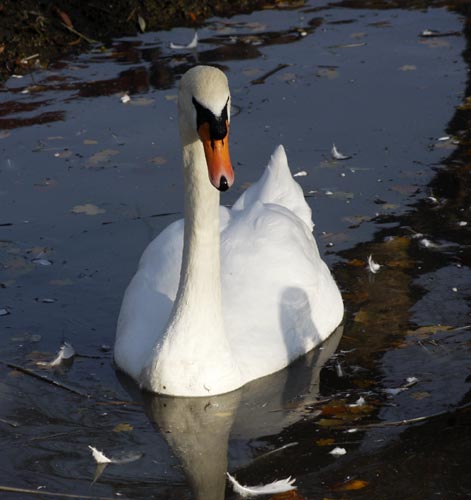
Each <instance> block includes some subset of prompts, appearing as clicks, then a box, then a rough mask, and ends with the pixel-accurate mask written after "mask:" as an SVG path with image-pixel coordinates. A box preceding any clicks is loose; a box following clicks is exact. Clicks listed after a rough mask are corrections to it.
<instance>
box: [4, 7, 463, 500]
mask: <svg viewBox="0 0 471 500" xmlns="http://www.w3.org/2000/svg"><path fill="white" fill-rule="evenodd" d="M404 5H405V4H404ZM424 5H429V6H430V8H428V9H423V7H424ZM365 6H366V7H365ZM408 6H413V7H418V8H419V10H410V9H407V8H405V7H404V6H403V5H402V3H399V2H394V3H393V2H376V1H375V2H366V3H365V2H357V1H355V2H340V3H337V4H334V3H330V4H318V3H317V2H306V4H303V5H301V6H299V7H298V8H297V9H293V10H289V11H283V12H277V11H261V12H256V13H253V14H251V15H250V16H237V17H235V18H231V19H214V20H209V21H208V22H207V24H206V25H205V26H203V27H202V28H201V30H200V32H199V34H200V35H201V36H200V40H201V44H200V46H199V48H198V50H197V51H193V52H192V51H182V52H176V51H174V52H172V51H170V50H169V48H168V45H169V42H170V41H177V40H182V41H185V40H187V39H188V41H189V40H190V39H191V37H192V35H193V32H192V31H190V30H183V29H180V30H178V29H176V30H172V31H171V32H161V33H158V34H152V33H147V34H145V35H142V36H140V37H139V38H133V39H122V40H118V41H116V43H115V44H113V46H112V48H111V49H109V50H108V51H106V52H104V53H102V52H101V51H97V52H91V53H90V54H86V55H83V56H80V57H78V58H75V59H72V60H65V61H61V62H59V63H57V64H56V65H55V66H53V67H50V68H48V69H47V70H43V71H38V72H37V73H35V74H34V75H31V76H30V77H29V76H25V77H24V78H23V79H15V80H10V81H9V82H7V84H6V86H5V87H4V88H2V89H0V90H1V91H0V101H1V103H0V126H1V127H2V130H1V131H0V148H1V150H2V154H3V156H2V159H1V160H0V204H1V206H2V210H1V213H0V231H1V233H0V273H1V274H0V324H1V328H2V335H1V336H0V353H1V359H2V361H3V363H2V364H1V365H0V394H1V396H2V409H1V412H0V443H1V448H2V452H1V454H0V486H2V485H4V484H5V485H10V486H14V487H18V488H26V489H30V490H34V494H33V493H31V494H30V495H26V494H19V493H14V492H9V493H6V492H5V493H3V492H2V495H3V496H2V498H8V499H10V498H11V499H15V498H30V497H31V498H38V497H39V498H42V497H43V498H50V497H49V496H47V493H48V492H67V493H73V494H81V495H89V496H94V495H95V496H97V497H98V496H101V497H108V498H111V497H115V495H117V494H118V493H119V494H121V495H125V496H126V497H128V498H166V499H189V498H214V499H218V498H221V499H222V498H224V495H225V496H226V498H236V495H235V494H234V493H233V492H232V491H231V490H229V488H227V487H226V486H225V483H224V472H225V471H226V469H227V468H228V469H229V471H232V472H234V473H235V474H236V475H237V478H238V479H239V480H240V482H241V483H244V484H260V483H262V482H271V481H273V480H274V479H279V478H282V477H287V476H289V475H292V476H294V477H296V479H297V485H298V488H299V494H298V496H297V497H296V496H293V498H309V499H320V498H332V499H337V500H340V499H342V500H344V499H348V498H357V499H362V498H364V499H370V498H381V499H391V500H397V498H404V499H406V498H407V499H414V500H423V499H424V498H435V497H436V496H441V497H442V498H447V499H455V498H456V499H461V498H468V497H470V496H471V484H470V479H469V474H467V472H466V471H467V466H468V462H469V457H468V455H469V447H470V446H471V436H470V433H469V429H470V408H469V405H470V402H471V401H470V383H471V378H470V377H471V371H470V369H471V368H470V362H469V350H470V346H471V331H470V329H469V326H470V297H471V285H470V283H471V273H470V264H471V252H470V249H471V230H470V227H471V226H470V224H471V219H470V206H471V188H470V165H471V163H470V153H469V151H470V148H469V146H470V144H471V142H470V141H471V132H470V130H471V129H470V126H469V123H470V113H471V104H470V80H469V72H468V69H469V65H470V62H471V58H470V49H469V46H470V43H471V42H470V39H471V32H470V29H471V23H470V19H471V10H470V6H469V3H468V2H438V3H435V2H433V3H427V4H426V3H424V2H417V3H416V2H414V3H413V4H408ZM429 28H430V29H433V30H436V33H434V34H433V36H429V37H423V36H421V33H422V31H423V30H425V29H429ZM461 31H463V33H462V34H461ZM196 61H200V62H208V63H212V64H219V65H221V66H222V67H223V68H224V69H225V71H226V72H227V73H228V76H229V79H230V81H231V85H232V89H233V101H234V104H235V105H236V106H237V107H238V108H237V109H238V110H239V112H238V113H237V115H235V116H234V117H233V127H232V130H231V134H232V138H233V143H232V146H231V147H232V154H233V156H234V158H235V159H236V160H235V166H236V175H237V179H238V181H237V182H238V186H239V187H238V188H237V187H236V188H235V189H234V190H231V191H229V192H228V193H227V194H226V195H225V197H224V200H223V202H224V203H225V204H228V205H230V204H232V203H233V202H234V200H235V199H236V197H237V196H238V195H239V194H240V191H242V190H243V189H244V188H245V187H247V185H249V184H250V183H252V182H253V181H254V179H257V178H258V177H259V175H260V172H261V170H260V169H259V167H260V168H261V166H262V165H263V164H265V163H266V160H267V159H268V156H269V153H270V152H271V150H272V149H273V147H274V146H275V145H276V144H277V143H278V142H283V143H284V144H285V146H287V147H288V157H289V158H290V161H291V167H292V170H293V172H300V171H304V172H305V173H306V174H307V175H303V176H299V177H297V180H298V181H299V183H300V184H301V186H302V188H303V190H304V192H305V194H306V196H307V200H308V202H309V204H310V206H311V208H313V213H314V221H315V223H316V231H315V234H316V238H317V241H318V243H319V249H320V251H321V253H322V254H323V255H324V256H325V258H326V260H327V261H328V263H329V265H330V267H331V268H332V269H334V274H335V276H336V279H337V281H338V282H339V284H340V285H341V288H342V291H343V296H344V300H345V304H346V320H345V325H344V335H343V337H342V339H341V341H340V345H339V348H338V350H337V352H336V354H335V355H334V356H333V357H330V354H331V353H330V349H329V348H327V347H325V348H324V350H320V351H314V352H313V353H311V354H310V355H309V356H307V357H305V358H303V359H301V360H299V361H298V362H297V363H296V364H295V365H293V367H290V368H289V369H288V370H284V371H283V372H280V373H278V374H275V375H274V376H273V377H269V378H266V379H262V380H260V381H257V382H255V383H253V384H250V385H249V386H247V387H246V388H244V389H243V390H241V391H238V392H236V393H233V394H229V395H226V396H223V397H220V398H210V399H208V400H206V404H204V400H185V399H171V398H161V397H150V396H148V395H147V396H146V397H145V398H144V399H145V400H144V401H142V400H141V399H139V396H136V398H135V400H133V401H129V394H128V392H127V391H128V386H127V384H126V383H124V382H123V384H124V385H125V387H126V390H124V389H123V387H122V386H121V385H120V384H119V383H118V381H117V377H116V373H115V371H114V369H113V364H112V359H111V351H110V349H111V345H112V343H113V341H114V328H115V321H116V317H117V314H118V311H119V304H120V300H121V296H122V292H123V290H124V288H125V286H126V284H127V283H128V281H129V278H130V277H131V275H132V273H133V272H134V270H135V266H136V263H137V260H138V258H139V255H140V253H141V251H142V249H143V248H144V247H145V245H146V244H147V243H148V241H149V239H150V238H151V237H152V236H153V235H155V234H157V233H158V232H159V231H161V230H162V228H163V227H165V226H166V225H167V224H168V223H169V222H171V221H173V220H175V219H176V218H179V217H181V215H179V212H180V211H181V205H182V203H181V202H182V200H181V195H180V191H181V179H180V172H179V169H178V168H176V167H175V165H178V164H179V163H180V159H179V153H178V151H179V149H178V138H177V132H176V126H175V117H176V107H175V97H176V90H175V85H176V83H177V81H178V78H179V76H180V75H181V74H182V73H183V72H184V71H185V70H186V69H187V68H188V67H190V66H191V65H193V64H194V63H195V62H196ZM286 64H289V65H290V66H285V65H286ZM274 70H276V71H274ZM257 82H258V83H260V82H261V84H258V85H257V84H256V83H257ZM123 93H129V94H130V96H131V102H130V103H128V104H123V103H121V102H120V100H119V99H120V97H121V96H122V94H123ZM334 140H335V142H336V144H337V146H338V147H339V149H341V150H342V151H344V152H346V153H348V154H351V155H352V158H351V159H350V160H347V161H342V162H341V161H336V162H335V161H332V160H331V158H330V154H329V152H330V148H331V146H332V142H333V141H334ZM313 143H314V145H313ZM254 165H255V166H256V168H255V167H254ZM369 255H371V256H372V258H373V259H374V261H375V262H377V263H378V264H380V265H381V267H380V268H379V271H378V272H377V273H371V272H369V271H368V270H367V267H366V261H367V258H368V256H369ZM298 299H299V298H298V297H294V300H293V301H292V302H293V304H294V306H295V307H297V305H299V304H302V300H301V301H298ZM64 339H65V340H68V341H71V342H72V343H73V345H74V346H75V348H76V350H77V352H78V353H79V355H78V356H77V357H76V358H75V359H74V362H73V363H72V364H71V365H70V366H64V367H63V368H62V369H61V370H47V369H44V368H40V367H38V366H37V364H36V363H37V361H38V360H44V359H51V358H52V357H53V353H54V352H55V351H57V349H58V346H59V345H60V343H61V342H62V341H63V340H64ZM332 342H334V343H335V339H332ZM332 348H333V349H335V347H332ZM6 363H8V364H6ZM15 365H18V366H19V367H20V368H26V369H27V370H30V371H31V372H34V373H35V374H36V375H37V374H39V375H41V376H42V377H43V378H41V379H38V378H34V377H32V376H31V374H30V373H29V372H28V371H21V370H19V369H16V368H14V366H15ZM322 367H323V368H322ZM321 370H322V373H320V372H321ZM51 380H54V381H56V382H58V383H59V384H60V385H59V386H55V385H53V384H52V383H51V382H50V381H51ZM129 391H130V393H133V391H132V390H131V389H129ZM146 415H147V416H148V419H147V417H146ZM148 420H150V421H151V422H152V425H150V424H149V421H148ZM292 443H297V444H296V445H292V446H288V447H285V448H283V446H285V445H290V444H292ZM88 445H92V446H95V447H97V448H99V449H101V450H103V451H104V452H105V453H109V454H111V455H113V454H114V453H119V452H122V451H129V450H131V451H133V450H135V451H137V452H139V453H141V454H142V458H140V459H139V460H137V461H135V462H132V463H129V464H126V465H113V464H112V465H110V466H108V467H107V468H106V470H105V471H104V472H103V474H102V475H101V476H100V477H99V478H98V479H97V481H95V482H94V483H92V481H93V477H94V468H95V464H94V463H93V460H92V458H91V456H90V454H89V450H88V448H87V447H88ZM334 447H341V448H345V451H346V454H345V455H344V456H341V457H334V456H332V455H331V454H330V453H329V452H330V451H331V450H332V449H333V448H334ZM279 448H282V449H281V450H280V451H278V452H275V453H271V452H272V451H274V450H277V449H279ZM187 485H190V486H191V488H192V491H193V493H192V492H190V491H189V488H188V486H187ZM41 492H43V493H44V494H42V493H41Z"/></svg>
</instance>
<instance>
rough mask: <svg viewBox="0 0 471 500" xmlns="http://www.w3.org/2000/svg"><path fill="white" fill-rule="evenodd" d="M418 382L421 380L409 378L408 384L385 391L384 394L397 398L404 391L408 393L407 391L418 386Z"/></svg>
mask: <svg viewBox="0 0 471 500" xmlns="http://www.w3.org/2000/svg"><path fill="white" fill-rule="evenodd" d="M418 381H419V379H418V378H417V377H407V378H406V383H405V384H404V385H402V386H401V387H397V388H390V389H389V388H388V389H383V392H384V393H386V394H389V395H390V396H397V395H398V394H400V393H401V392H404V391H407V389H410V388H411V387H412V386H414V385H415V384H417V382H418Z"/></svg>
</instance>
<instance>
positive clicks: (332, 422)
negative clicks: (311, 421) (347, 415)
mask: <svg viewBox="0 0 471 500" xmlns="http://www.w3.org/2000/svg"><path fill="white" fill-rule="evenodd" d="M344 424H345V422H344V421H343V420H342V419H340V418H321V419H319V420H317V421H316V425H319V426H320V427H339V426H341V425H344Z"/></svg>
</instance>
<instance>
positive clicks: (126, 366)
mask: <svg viewBox="0 0 471 500" xmlns="http://www.w3.org/2000/svg"><path fill="white" fill-rule="evenodd" d="M182 251H183V219H181V220H178V221H176V222H174V223H172V224H170V225H169V226H168V227H166V228H165V229H164V230H163V231H162V232H161V233H160V234H159V235H158V236H157V237H156V238H155V239H154V240H153V241H152V242H151V243H150V244H149V245H148V246H147V248H146V249H145V251H144V253H143V254H142V257H141V259H140V261H139V267H138V269H137V272H136V274H135V275H134V277H133V278H132V280H131V282H130V283H129V285H128V287H127V289H126V292H125V294H124V298H123V302H122V304H121V310H120V313H119V317H118V325H117V331H116V343H115V350H114V355H115V360H116V363H117V364H118V365H119V366H120V367H121V369H123V370H124V371H125V372H126V373H128V374H129V375H131V376H132V377H133V378H135V379H138V378H139V375H140V372H141V370H142V367H143V366H144V364H145V361H146V360H147V358H148V356H149V353H150V352H151V351H152V349H153V348H154V347H155V345H156V343H157V342H158V340H159V338H160V337H161V336H162V334H163V331H164V328H165V326H166V325H167V321H168V318H169V316H170V312H171V309H172V306H173V302H174V301H175V296H176V294H177V289H178V281H179V278H180V268H181V261H182Z"/></svg>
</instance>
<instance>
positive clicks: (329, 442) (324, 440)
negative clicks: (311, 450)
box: [316, 438, 335, 446]
mask: <svg viewBox="0 0 471 500" xmlns="http://www.w3.org/2000/svg"><path fill="white" fill-rule="evenodd" d="M334 443H335V439H334V438H322V439H318V440H317V441H316V444H317V446H332V445H333V444H334Z"/></svg>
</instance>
